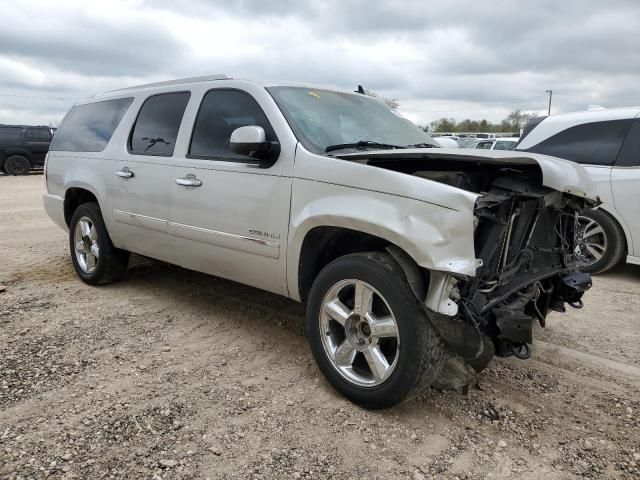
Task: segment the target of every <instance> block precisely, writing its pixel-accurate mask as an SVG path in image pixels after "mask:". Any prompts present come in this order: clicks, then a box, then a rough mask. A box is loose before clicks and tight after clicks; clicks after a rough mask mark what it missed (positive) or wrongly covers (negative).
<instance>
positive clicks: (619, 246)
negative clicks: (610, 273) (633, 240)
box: [578, 210, 627, 274]
mask: <svg viewBox="0 0 640 480" xmlns="http://www.w3.org/2000/svg"><path fill="white" fill-rule="evenodd" d="M578 222H579V224H580V227H581V229H582V230H583V236H582V244H581V245H579V246H578V248H579V249H580V255H579V257H580V261H579V264H580V270H582V271H583V272H587V273H593V274H596V273H603V272H606V271H607V270H609V269H611V268H613V267H614V266H616V265H617V264H618V263H619V262H620V260H621V259H622V257H623V256H624V254H625V253H626V249H627V242H626V239H625V235H624V230H622V227H621V226H620V225H619V224H618V222H616V220H615V219H614V218H613V217H611V215H609V214H608V213H606V212H604V211H602V210H588V211H586V212H582V213H581V214H580V216H579V217H578Z"/></svg>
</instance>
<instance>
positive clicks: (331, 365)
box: [306, 252, 445, 408]
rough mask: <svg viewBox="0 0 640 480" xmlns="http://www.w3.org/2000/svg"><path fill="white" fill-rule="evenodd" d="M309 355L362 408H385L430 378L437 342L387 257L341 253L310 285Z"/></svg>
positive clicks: (439, 349) (438, 357)
mask: <svg viewBox="0 0 640 480" xmlns="http://www.w3.org/2000/svg"><path fill="white" fill-rule="evenodd" d="M306 331H307V337H308V339H309V343H310V346H311V350H312V352H313V355H314V357H315V359H316V362H317V363H318V366H319V368H320V370H321V371H322V373H323V374H324V375H325V377H326V378H327V380H328V381H329V382H330V383H331V384H332V385H333V386H334V387H335V388H336V389H337V390H338V391H339V392H340V393H342V394H343V395H344V396H346V397H347V398H349V399H350V400H351V401H353V402H354V403H357V404H359V405H361V406H363V407H366V408H385V407H390V406H392V405H394V404H396V403H398V402H400V401H401V400H403V399H405V398H407V397H408V396H411V395H415V394H418V393H420V392H422V391H423V390H425V389H426V388H427V387H429V386H430V385H431V384H432V382H433V381H434V380H435V379H436V377H437V375H438V373H439V371H440V369H441V367H442V364H443V362H444V353H445V349H444V344H443V342H442V340H441V339H440V337H439V336H438V334H437V333H436V331H435V330H434V329H433V327H432V326H431V324H430V323H429V320H428V319H427V317H426V315H425V313H424V310H423V309H422V307H421V306H420V304H419V302H418V301H417V299H416V298H415V296H414V295H413V293H412V292H411V289H410V287H409V285H408V283H407V281H406V278H405V275H404V273H403V271H402V269H401V268H400V267H399V266H398V265H397V263H396V262H395V261H394V260H393V258H392V257H391V256H390V255H387V254H384V253H379V252H370V253H362V254H353V255H346V256H344V257H341V258H338V259H337V260H334V261H333V262H332V263H330V264H329V265H327V266H326V267H325V268H324V269H323V270H322V271H321V272H320V274H319V275H318V277H317V278H316V279H315V281H314V283H313V286H312V288H311V292H310V294H309V303H308V305H307V319H306Z"/></svg>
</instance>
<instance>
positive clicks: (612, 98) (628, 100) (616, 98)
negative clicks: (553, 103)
mask: <svg viewBox="0 0 640 480" xmlns="http://www.w3.org/2000/svg"><path fill="white" fill-rule="evenodd" d="M553 94H554V95H561V96H563V97H578V98H599V99H602V100H621V101H625V102H637V101H638V99H637V98H620V97H601V96H600V95H574V94H571V93H558V92H553Z"/></svg>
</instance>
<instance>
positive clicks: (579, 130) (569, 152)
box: [527, 120, 632, 165]
mask: <svg viewBox="0 0 640 480" xmlns="http://www.w3.org/2000/svg"><path fill="white" fill-rule="evenodd" d="M631 122H632V120H609V121H606V122H593V123H584V124H582V125H576V126H575V127H571V128H567V129H566V130H563V131H562V132H560V133H556V134H555V135H554V136H552V137H550V138H548V139H547V140H545V141H544V142H540V143H539V144H537V145H534V146H533V147H531V148H529V149H528V150H527V151H528V152H534V153H543V154H545V155H551V156H554V157H559V158H564V159H567V160H571V161H573V162H578V163H584V164H588V165H613V162H614V161H615V160H616V157H617V156H618V152H619V151H620V147H621V146H622V142H623V140H624V137H625V136H626V134H627V132H628V131H629V127H630V126H631Z"/></svg>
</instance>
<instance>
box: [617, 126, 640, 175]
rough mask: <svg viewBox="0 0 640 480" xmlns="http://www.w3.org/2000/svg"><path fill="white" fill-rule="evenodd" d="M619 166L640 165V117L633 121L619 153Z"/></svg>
mask: <svg viewBox="0 0 640 480" xmlns="http://www.w3.org/2000/svg"><path fill="white" fill-rule="evenodd" d="M616 166H617V167H640V119H636V120H634V121H633V125H631V128H630V129H629V133H628V135H627V138H626V140H625V141H624V145H622V148H621V149H620V153H619V154H618V160H617V161H616Z"/></svg>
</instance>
